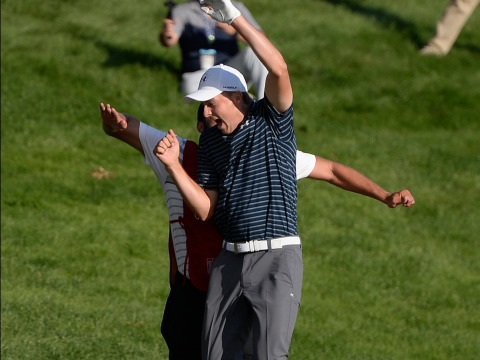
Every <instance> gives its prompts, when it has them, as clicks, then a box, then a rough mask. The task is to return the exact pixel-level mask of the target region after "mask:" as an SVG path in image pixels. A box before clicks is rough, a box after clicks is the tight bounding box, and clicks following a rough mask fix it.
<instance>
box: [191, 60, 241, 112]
mask: <svg viewBox="0 0 480 360" xmlns="http://www.w3.org/2000/svg"><path fill="white" fill-rule="evenodd" d="M223 91H240V92H247V83H246V82H245V78H244V77H243V75H242V74H241V73H240V71H238V70H236V69H234V68H232V67H230V66H227V65H223V64H220V65H216V66H214V67H211V68H210V69H208V70H207V71H205V73H204V74H203V75H202V78H201V79H200V83H199V84H198V90H197V91H195V92H193V93H191V94H188V95H186V96H185V97H184V98H183V102H185V103H187V104H188V103H191V102H193V101H208V100H210V99H213V98H214V97H215V96H217V95H218V94H221V93H222V92H223Z"/></svg>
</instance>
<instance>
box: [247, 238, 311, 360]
mask: <svg viewBox="0 0 480 360" xmlns="http://www.w3.org/2000/svg"><path fill="white" fill-rule="evenodd" d="M248 257H249V258H250V259H251V260H250V261H251V263H250V266H249V270H250V271H249V274H248V276H247V274H244V285H245V290H244V293H245V297H246V298H247V299H248V301H249V302H250V303H251V306H252V336H253V359H272V360H280V359H282V360H284V359H287V358H288V350H289V347H290V343H291V339H292V334H293V329H294V326H295V322H296V319H297V314H298V308H299V306H300V299H301V291H302V280H303V262H302V250H301V247H300V246H299V245H291V246H285V247H284V248H282V249H276V250H269V251H266V252H259V253H254V254H249V255H248ZM248 283H249V284H250V286H247V285H248Z"/></svg>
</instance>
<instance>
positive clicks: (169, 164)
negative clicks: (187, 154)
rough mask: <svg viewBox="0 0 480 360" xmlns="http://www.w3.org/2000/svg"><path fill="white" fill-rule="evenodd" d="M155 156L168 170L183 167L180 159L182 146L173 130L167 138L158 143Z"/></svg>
mask: <svg viewBox="0 0 480 360" xmlns="http://www.w3.org/2000/svg"><path fill="white" fill-rule="evenodd" d="M153 154H154V155H155V156H156V157H157V158H158V159H159V160H160V161H161V162H162V163H164V164H165V167H166V168H167V171H168V168H174V167H176V166H181V165H180V161H179V159H178V157H179V156H180V144H179V142H178V139H177V135H175V133H174V132H173V130H172V129H170V131H169V132H168V134H167V135H165V137H164V138H163V139H162V140H160V141H159V142H158V144H157V145H156V146H155V148H154V149H153Z"/></svg>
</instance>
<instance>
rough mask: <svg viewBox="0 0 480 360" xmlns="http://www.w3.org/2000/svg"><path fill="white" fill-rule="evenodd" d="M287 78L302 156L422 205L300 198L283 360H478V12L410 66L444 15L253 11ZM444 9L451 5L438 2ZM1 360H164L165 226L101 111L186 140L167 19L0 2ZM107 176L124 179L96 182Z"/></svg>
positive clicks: (305, 191) (150, 182)
mask: <svg viewBox="0 0 480 360" xmlns="http://www.w3.org/2000/svg"><path fill="white" fill-rule="evenodd" d="M244 3H245V4H246V5H247V6H248V7H249V9H250V10H251V11H252V13H253V14H254V16H255V18H256V19H257V21H258V22H259V23H260V25H261V26H262V27H263V29H264V30H265V32H266V33H267V35H268V36H269V38H270V39H271V40H272V42H273V43H274V44H275V45H276V46H277V47H278V48H279V49H280V51H281V52H282V54H283V55H284V57H285V59H286V61H287V64H288V66H289V70H290V75H291V80H292V84H293V87H294V96H295V123H296V125H295V127H296V133H297V143H298V147H299V149H301V150H303V151H307V152H311V153H315V154H317V155H320V156H323V157H326V158H329V159H332V160H336V161H338V162H341V163H344V164H346V165H349V166H351V167H353V168H355V169H358V170H359V171H361V172H362V173H364V174H366V175H367V176H369V177H371V178H372V179H374V180H375V181H376V182H378V183H379V184H380V185H382V186H383V187H385V188H386V189H388V190H390V191H393V190H400V189H402V188H409V189H410V190H411V191H412V193H413V194H414V196H415V200H416V201H417V204H416V205H415V206H414V207H413V208H410V209H403V208H397V209H388V208H387V207H386V206H384V205H383V204H381V203H378V202H376V201H374V200H372V199H369V198H365V197H362V196H360V195H356V194H351V193H347V192H345V191H342V190H340V189H337V188H335V187H332V186H331V185H329V184H326V183H320V182H315V181H311V180H303V181H301V182H300V183H299V185H298V188H299V200H298V217H299V222H298V225H299V231H300V234H301V236H302V238H303V242H304V263H305V275H304V289H303V294H302V306H301V308H300V313H299V317H298V320H297V325H296V329H295V332H294V336H293V342H292V346H291V354H290V355H291V358H292V359H418V360H425V359H439V360H443V359H445V360H447V359H448V360H450V359H459V360H467V359H476V358H477V357H478V354H479V353H480V260H479V259H480V249H479V246H480V245H479V244H480V243H479V239H480V211H479V210H478V209H479V206H478V204H479V202H480V151H479V150H480V145H479V140H478V139H480V115H479V114H480V102H479V99H480V86H478V84H480V67H479V66H478V64H479V63H480V45H479V42H478V39H479V38H480V12H479V10H478V9H477V11H476V12H475V13H474V14H473V15H472V17H471V18H470V20H469V22H468V23H467V24H466V26H465V28H464V29H463V31H462V33H461V35H460V37H459V39H458V41H457V43H456V44H455V46H454V48H453V49H452V51H451V53H450V54H449V55H448V56H446V57H444V58H431V57H422V56H420V55H419V52H418V50H419V48H420V47H421V46H422V45H423V44H424V43H425V42H426V41H427V40H428V39H429V38H430V37H431V36H432V35H433V33H434V29H435V24H436V21H437V20H438V18H439V17H440V16H441V14H442V12H443V6H444V5H446V3H447V1H445V2H438V1H433V0H428V1H423V2H418V1H412V0H405V1H401V2H398V1H391V0H389V1H379V0H363V1H362V0H358V1H352V0H345V1H340V0H324V1H320V0H307V1H304V2H302V3H301V5H300V4H299V3H298V2H291V1H284V0H280V1H273V0H268V1H267V0H264V1H257V2H253V1H245V2H244ZM444 3H445V4H444ZM1 6H2V12H1V13H2V15H1V32H2V35H1V46H2V49H1V90H2V91H1V116H2V122H1V140H2V141H1V150H2V155H1V156H2V157H1V160H2V166H1V181H2V187H1V210H2V211H1V222H2V225H1V233H2V248H1V309H2V310H1V312H2V316H1V356H2V359H35V360H38V359H167V358H168V349H167V347H166V345H165V343H164V341H163V338H162V336H161V334H160V323H161V318H162V312H163V308H164V305H165V301H166V297H167V296H168V292H169V286H168V251H167V238H168V218H167V212H166V206H165V202H164V200H163V195H162V191H161V188H160V186H159V185H158V183H157V181H156V179H155V176H154V175H153V173H152V172H151V170H150V169H149V168H148V167H147V166H145V165H143V161H142V158H141V156H140V155H139V154H137V153H136V152H135V151H134V150H133V149H130V148H128V147H127V146H126V145H123V144H121V143H120V142H118V141H116V140H114V139H111V138H108V137H107V136H105V135H104V133H103V131H102V129H101V119H100V116H99V109H98V104H99V103H100V102H108V103H110V104H112V105H113V106H114V107H116V108H117V109H118V110H119V111H122V112H128V113H130V114H133V115H135V116H136V117H138V118H139V119H141V120H142V121H144V122H146V123H147V124H150V125H153V126H156V127H158V128H161V129H163V130H167V129H168V128H173V129H174V130H175V131H176V133H177V134H180V135H181V136H183V137H187V138H190V139H193V140H196V139H198V135H197V133H196V130H195V127H194V123H195V120H194V119H195V114H196V106H195V105H185V104H183V103H182V100H181V99H182V95H181V94H180V93H179V91H178V85H177V79H178V76H179V73H180V53H179V50H178V49H165V48H162V47H161V46H160V45H159V44H158V41H157V35H158V32H159V30H160V28H161V21H162V18H163V17H164V16H165V14H166V11H167V9H166V8H165V7H164V6H163V4H162V2H154V1H150V0H148V1H142V2H139V3H138V2H133V1H126V0H117V1H101V2H93V1H90V0H84V1H65V0H64V1H61V0H49V1H38V0H30V1H25V0H15V1H13V0H2V3H1ZM99 166H102V167H104V168H105V169H106V170H107V171H110V172H113V173H115V174H116V176H115V177H114V178H112V179H108V180H102V181H98V180H95V179H94V178H93V177H92V176H91V174H90V170H91V169H95V168H98V167H99Z"/></svg>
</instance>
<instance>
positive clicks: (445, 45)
mask: <svg viewBox="0 0 480 360" xmlns="http://www.w3.org/2000/svg"><path fill="white" fill-rule="evenodd" d="M479 2H480V0H451V1H450V3H449V4H448V6H447V8H446V9H445V12H444V13H443V16H442V18H441V19H440V20H439V22H438V23H437V31H436V33H435V36H434V37H433V38H431V39H430V40H429V41H428V43H427V45H425V46H424V47H423V48H422V50H420V52H421V53H422V54H423V55H437V56H443V55H447V54H448V53H449V52H450V49H451V48H452V47H453V44H455V41H456V40H457V37H458V35H460V32H461V31H462V29H463V26H464V25H465V23H466V22H467V20H468V18H469V17H470V16H471V15H472V14H473V11H474V10H475V8H476V7H477V5H478V3H479Z"/></svg>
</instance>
